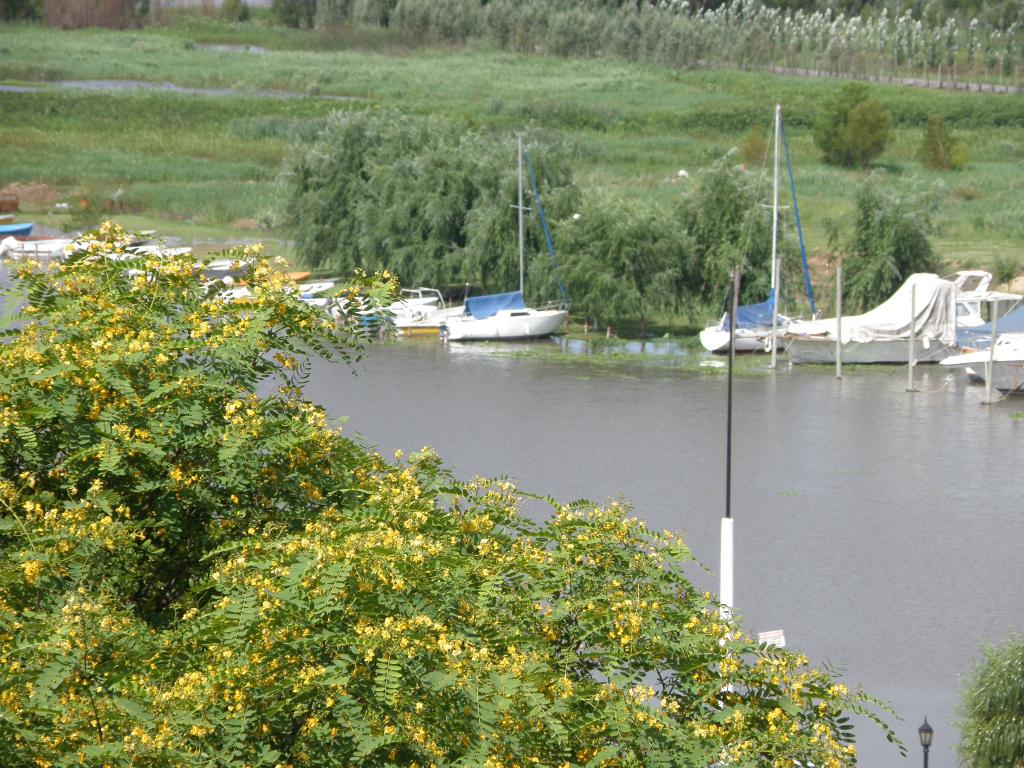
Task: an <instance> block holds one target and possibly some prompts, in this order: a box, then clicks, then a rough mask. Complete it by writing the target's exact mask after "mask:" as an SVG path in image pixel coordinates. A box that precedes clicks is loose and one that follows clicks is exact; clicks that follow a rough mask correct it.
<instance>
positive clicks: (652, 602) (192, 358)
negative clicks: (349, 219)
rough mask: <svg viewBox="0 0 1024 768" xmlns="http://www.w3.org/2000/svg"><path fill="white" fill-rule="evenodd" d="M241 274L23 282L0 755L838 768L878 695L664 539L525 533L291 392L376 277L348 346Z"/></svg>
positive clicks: (557, 514) (564, 521) (65, 266)
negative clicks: (725, 616)
mask: <svg viewBox="0 0 1024 768" xmlns="http://www.w3.org/2000/svg"><path fill="white" fill-rule="evenodd" d="M235 258H237V259H238V261H239V262H240V266H247V267H248V270H247V280H248V282H249V286H250V290H251V292H252V296H253V299H252V301H251V302H249V303H244V304H237V303H231V302H227V301H224V300H223V298H221V291H222V289H223V286H222V285H220V284H218V283H216V282H213V283H210V282H208V281H206V280H204V279H203V274H202V269H201V268H200V269H198V270H197V268H196V266H195V265H194V264H193V259H192V257H191V256H190V255H187V254H175V253H174V252H170V251H158V252H151V253H140V252H138V251H136V250H133V248H132V246H131V245H130V239H129V238H128V236H127V235H126V233H124V232H123V231H121V230H120V229H118V228H117V227H115V226H113V225H104V227H103V228H101V229H100V230H99V231H97V232H95V233H91V234H89V235H86V236H85V237H84V238H82V239H81V240H79V241H78V242H77V243H76V244H75V247H74V248H73V249H72V252H71V253H70V254H69V255H68V256H67V258H66V259H65V260H64V261H62V262H60V263H58V264H55V265H50V266H44V265H39V264H35V263H33V262H30V261H29V262H21V263H18V264H15V265H13V269H14V271H15V273H16V275H17V278H18V280H17V282H16V286H17V291H18V294H17V297H16V298H17V301H19V302H20V303H21V310H20V316H19V318H18V320H17V322H16V325H15V326H14V327H13V328H12V329H10V331H9V333H8V335H7V336H6V337H5V339H4V341H3V343H0V478H2V479H0V548H2V558H0V764H3V765H5V766H65V765H69V766H70V765H87V766H188V767H190V768H191V767H198V766H238V767H239V768H241V767H242V766H250V767H251V768H256V767H257V766H266V767H267V768H285V767H288V766H291V767H297V766H315V767H317V768H320V767H321V766H324V767H327V766H339V767H340V766H346V767H347V766H395V767H401V768H413V767H420V768H427V767H428V766H436V767H437V768H441V767H442V766H456V765H457V766H465V767H466V768H469V767H471V766H480V767H481V768H499V767H502V766H504V767H508V768H511V767H512V766H521V767H523V768H526V767H528V766H549V767H551V768H562V767H564V766H569V767H571V768H582V767H583V766H587V767H589V768H598V766H607V767H608V768H611V767H612V766H616V767H618V766H622V767H625V766H679V765H686V766H710V765H716V764H717V765H741V766H746V765H749V766H753V765H758V766H763V765H773V766H779V768H782V766H785V767H786V768H789V766H792V765H793V764H794V763H793V761H794V760H797V761H800V762H801V763H804V764H808V763H814V764H815V765H819V766H830V767H833V768H837V767H838V766H846V765H853V763H854V760H855V757H854V756H855V747H854V743H853V736H852V730H851V728H850V726H849V725H848V723H847V721H846V717H847V716H848V715H849V714H850V713H861V714H867V715H868V716H869V717H872V718H874V719H876V720H877V717H876V715H874V714H873V713H874V712H875V711H876V709H877V706H876V702H873V701H872V700H871V699H870V698H869V697H867V696H865V695H864V694H862V693H859V692H851V691H849V690H848V689H847V688H846V687H845V686H844V685H842V684H840V683H838V682H836V681H835V680H833V679H832V678H831V677H830V676H829V675H828V674H826V673H825V672H822V671H820V670H818V669H814V668H812V667H810V666H808V664H807V660H806V659H805V658H804V657H802V656H800V655H798V654H793V653H790V652H788V651H784V650H780V649H771V648H766V647H758V646H757V645H756V644H755V643H753V642H752V641H751V640H750V639H748V638H747V637H745V636H744V635H743V634H742V632H741V630H740V628H739V627H737V626H735V625H733V624H732V623H729V622H725V621H723V620H721V619H720V618H719V614H718V610H717V606H716V604H715V603H714V601H713V598H712V596H711V595H709V594H706V593H701V592H699V591H697V590H695V589H694V588H693V586H692V585H691V584H690V583H689V582H688V581H687V579H686V578H685V576H684V575H683V572H682V565H683V564H684V563H685V562H687V561H689V560H690V559H691V555H690V553H689V551H688V549H687V548H686V546H685V544H684V543H683V542H682V541H681V540H680V539H679V538H678V537H677V536H674V535H672V534H670V533H657V532H653V531H650V530H648V529H647V528H646V527H645V526H644V525H643V523H642V522H640V521H638V520H636V519H635V518H633V517H630V516H629V512H628V509H626V508H624V507H623V506H622V505H619V504H612V505H610V506H607V507H599V506H594V505H590V504H574V505H568V506H565V505H559V504H557V503H555V502H551V503H552V515H551V519H550V521H549V522H548V523H546V524H543V525H540V524H535V523H531V522H530V521H528V520H527V519H526V518H524V517H522V516H520V515H519V513H518V511H517V510H518V507H519V504H520V502H521V500H522V498H523V496H522V494H521V493H519V492H518V491H517V490H516V489H515V488H514V487H512V486H511V485H510V484H508V483H505V482H496V481H486V480H479V479H478V480H473V481H468V482H467V481H458V480H456V479H455V478H453V477H452V476H451V475H450V474H449V473H448V472H447V471H446V470H445V469H444V467H443V465H442V464H441V462H440V460H439V459H438V457H437V456H436V455H434V454H433V453H432V452H431V451H429V450H427V449H424V450H423V451H421V452H419V453H415V454H412V455H411V456H409V457H408V458H405V457H402V456H400V455H399V456H396V457H395V458H394V459H389V460H386V459H385V458H384V457H382V456H380V455H379V454H376V453H374V452H373V451H370V450H367V449H366V448H364V447H363V446H361V445H360V444H358V443H356V442H353V441H351V440H349V439H347V438H346V437H345V436H343V435H342V434H341V432H340V430H339V429H338V428H337V427H335V426H333V425H331V424H329V423H328V421H327V419H326V417H325V414H324V412H323V410H322V409H321V408H320V407H318V406H316V405H314V404H312V403H310V402H308V401H306V400H305V399H303V397H302V389H301V385H302V383H303V380H304V376H305V371H306V369H305V364H304V363H305V360H306V356H307V355H309V354H311V353H315V354H320V355H328V356H330V355H340V356H342V358H343V359H351V358H352V357H353V356H356V355H358V354H359V351H360V349H361V346H362V343H363V342H364V340H365V338H366V336H367V334H368V331H367V329H366V318H367V317H368V316H372V315H373V313H374V311H376V310H377V309H378V308H379V306H380V305H381V304H382V303H384V302H386V300H387V299H388V297H389V296H390V295H392V294H393V292H394V289H395V282H394V279H393V278H391V277H390V276H388V275H378V276H374V277H366V276H361V275H360V276H357V278H356V279H355V280H354V281H353V284H352V286H351V288H350V289H349V290H348V292H347V295H346V296H345V297H344V306H345V307H346V311H345V312H344V313H342V320H341V321H340V324H339V326H338V327H336V325H335V323H334V322H333V321H331V320H329V319H328V318H326V316H325V315H323V314H322V313H321V311H320V310H317V309H315V308H311V307H308V306H307V305H305V304H303V303H302V302H301V301H299V300H298V298H297V296H296V291H295V289H294V286H293V285H292V284H290V283H289V282H288V281H287V280H286V279H285V278H284V277H283V275H282V273H281V272H280V271H279V270H278V269H276V268H275V266H274V265H273V264H272V263H271V262H269V261H267V260H266V259H264V258H263V257H262V255H261V254H260V253H259V251H258V249H255V248H247V249H245V250H243V251H240V252H238V253H236V254H235ZM270 379H276V380H277V388H276V389H273V388H272V387H270V386H268V380H270ZM265 392H271V393H270V394H261V393H265ZM879 722H881V721H879ZM882 727H883V728H886V726H884V724H883V725H882ZM887 732H888V731H887ZM890 736H891V732H890Z"/></svg>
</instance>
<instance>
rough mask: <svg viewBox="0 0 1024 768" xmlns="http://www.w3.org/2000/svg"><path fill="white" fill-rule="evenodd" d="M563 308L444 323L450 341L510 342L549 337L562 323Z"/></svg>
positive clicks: (515, 312) (498, 314) (504, 312)
mask: <svg viewBox="0 0 1024 768" xmlns="http://www.w3.org/2000/svg"><path fill="white" fill-rule="evenodd" d="M568 314H569V313H568V312H566V311H565V310H564V309H546V310H528V311H502V312H498V313H497V314H496V315H494V316H492V317H486V318H480V319H478V318H474V317H466V318H452V319H450V320H449V321H448V322H447V323H446V324H445V331H444V332H445V333H446V334H447V338H448V339H449V340H450V341H497V340H503V341H511V340H518V339H539V338H542V337H544V336H550V335H551V334H553V333H554V332H555V331H557V330H558V329H559V328H561V327H562V323H564V322H565V318H566V316H567V315H568Z"/></svg>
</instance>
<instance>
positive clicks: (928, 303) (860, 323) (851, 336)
mask: <svg viewBox="0 0 1024 768" xmlns="http://www.w3.org/2000/svg"><path fill="white" fill-rule="evenodd" d="M911 293H913V305H914V335H915V336H916V337H917V338H918V339H930V340H933V341H938V342H941V343H942V344H944V345H948V346H952V345H954V344H956V306H955V304H956V294H957V291H956V286H954V285H953V283H951V282H950V281H949V280H943V279H942V278H941V277H939V276H938V275H935V274H930V273H926V272H920V273H918V274H914V275H911V276H910V277H908V278H907V280H906V282H905V283H903V285H901V286H900V287H899V289H898V290H897V291H896V293H894V294H893V295H892V296H890V297H889V298H888V299H887V300H886V301H885V302H883V303H882V304H879V305H878V306H877V307H875V308H874V309H872V310H870V311H868V312H865V313H864V314H863V315H850V316H848V317H846V316H844V317H843V319H842V342H843V343H844V344H846V343H849V342H859V343H862V344H863V343H868V342H872V341H900V340H907V339H909V338H910V311H911ZM786 331H787V335H788V336H789V337H790V338H794V339H799V338H808V339H810V338H814V339H820V340H831V341H832V342H833V343H834V342H835V340H836V319H835V318H834V317H832V318H827V319H825V320H795V321H793V322H792V323H790V325H789V327H788V328H787V329H786Z"/></svg>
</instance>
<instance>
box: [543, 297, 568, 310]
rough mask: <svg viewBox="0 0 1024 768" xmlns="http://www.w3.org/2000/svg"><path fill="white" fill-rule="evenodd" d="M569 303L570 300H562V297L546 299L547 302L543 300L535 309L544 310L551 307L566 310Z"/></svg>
mask: <svg viewBox="0 0 1024 768" xmlns="http://www.w3.org/2000/svg"><path fill="white" fill-rule="evenodd" d="M571 303H572V302H569V301H564V300H562V299H552V300H551V301H548V302H545V303H544V304H541V305H540V306H539V307H537V309H539V310H542V311H544V310H552V309H560V310H564V311H566V312H568V311H569V307H570V305H571Z"/></svg>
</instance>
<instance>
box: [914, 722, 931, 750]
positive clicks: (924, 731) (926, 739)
mask: <svg viewBox="0 0 1024 768" xmlns="http://www.w3.org/2000/svg"><path fill="white" fill-rule="evenodd" d="M934 733H935V731H934V730H933V729H932V727H931V726H930V725H928V718H927V717H926V718H925V719H924V725H922V726H921V727H920V728H918V729H917V735H918V736H919V737H920V738H921V746H922V747H924V748H925V749H928V747H930V746H931V745H932V735H933V734H934Z"/></svg>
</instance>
